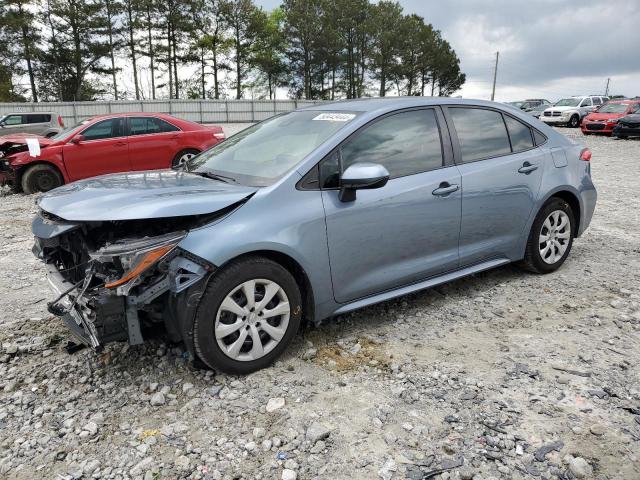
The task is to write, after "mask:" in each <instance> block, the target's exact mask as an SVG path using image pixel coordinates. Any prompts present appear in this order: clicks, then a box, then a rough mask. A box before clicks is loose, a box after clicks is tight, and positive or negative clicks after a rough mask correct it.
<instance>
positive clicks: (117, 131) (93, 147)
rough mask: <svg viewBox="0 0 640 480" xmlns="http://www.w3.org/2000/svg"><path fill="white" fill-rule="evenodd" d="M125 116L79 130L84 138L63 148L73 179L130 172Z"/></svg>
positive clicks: (70, 142)
mask: <svg viewBox="0 0 640 480" xmlns="http://www.w3.org/2000/svg"><path fill="white" fill-rule="evenodd" d="M124 120H125V119H124V118H121V117H118V118H109V119H106V120H101V121H99V122H96V123H93V124H91V125H89V126H88V127H87V128H85V129H84V130H83V131H81V132H79V134H78V135H76V136H75V137H74V138H78V136H79V135H82V137H84V139H83V140H82V141H80V142H79V143H73V139H71V140H70V141H69V142H68V143H67V144H66V145H65V146H64V147H63V153H62V154H63V157H64V164H65V167H66V169H67V173H68V175H69V179H70V180H71V181H74V180H80V179H82V178H87V177H95V176H96V175H103V174H105V173H116V172H128V171H130V170H131V165H130V164H129V143H128V141H127V137H126V136H125V128H124Z"/></svg>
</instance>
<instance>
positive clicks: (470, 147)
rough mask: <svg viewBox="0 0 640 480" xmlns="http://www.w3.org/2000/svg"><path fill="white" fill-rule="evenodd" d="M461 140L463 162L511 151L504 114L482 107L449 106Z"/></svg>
mask: <svg viewBox="0 0 640 480" xmlns="http://www.w3.org/2000/svg"><path fill="white" fill-rule="evenodd" d="M449 112H450V114H451V117H452V118H453V124H454V126H455V129H456V133H457V135H458V141H459V142H460V150H461V151H462V163H467V162H473V161H476V160H481V159H483V158H489V157H496V156H499V155H505V154H507V153H511V145H510V144H509V136H508V134H507V128H506V126H505V124H504V121H503V120H502V114H500V113H499V112H496V111H493V110H485V109H481V108H458V107H456V108H449Z"/></svg>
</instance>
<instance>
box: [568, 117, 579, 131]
mask: <svg viewBox="0 0 640 480" xmlns="http://www.w3.org/2000/svg"><path fill="white" fill-rule="evenodd" d="M569 126H570V127H571V128H578V127H579V126H580V117H579V116H578V115H573V116H572V117H571V118H570V119H569Z"/></svg>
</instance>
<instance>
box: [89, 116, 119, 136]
mask: <svg viewBox="0 0 640 480" xmlns="http://www.w3.org/2000/svg"><path fill="white" fill-rule="evenodd" d="M82 136H83V137H84V139H85V140H102V139H105V138H116V137H122V136H124V119H123V118H110V119H109V120H103V121H101V122H98V123H94V124H93V125H91V126H90V127H88V128H87V129H86V130H84V131H83V132H82Z"/></svg>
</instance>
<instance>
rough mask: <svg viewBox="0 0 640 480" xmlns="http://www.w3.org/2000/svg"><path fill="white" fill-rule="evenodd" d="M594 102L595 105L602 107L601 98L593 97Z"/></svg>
mask: <svg viewBox="0 0 640 480" xmlns="http://www.w3.org/2000/svg"><path fill="white" fill-rule="evenodd" d="M592 100H593V104H594V105H602V100H601V99H600V97H592Z"/></svg>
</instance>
